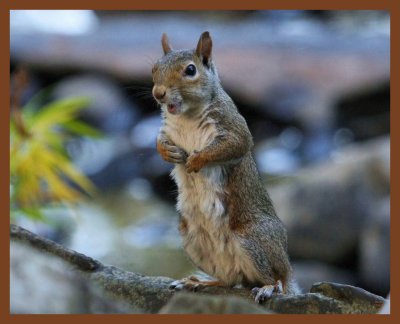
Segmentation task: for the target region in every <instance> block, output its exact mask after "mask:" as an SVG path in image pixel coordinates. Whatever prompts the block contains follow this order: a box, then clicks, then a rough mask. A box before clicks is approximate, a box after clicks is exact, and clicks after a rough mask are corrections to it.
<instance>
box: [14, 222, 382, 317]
mask: <svg viewBox="0 0 400 324" xmlns="http://www.w3.org/2000/svg"><path fill="white" fill-rule="evenodd" d="M10 234H11V237H12V239H13V240H14V241H18V242H24V243H25V244H28V245H30V246H32V247H36V248H37V249H44V250H46V251H48V252H49V253H52V254H55V255H58V256H59V257H61V258H62V259H63V260H67V261H68V262H69V264H72V265H74V266H75V270H77V272H75V273H74V274H73V275H79V276H80V277H81V278H85V279H86V280H84V279H82V281H81V282H83V283H84V284H85V285H86V281H87V282H88V284H89V285H91V284H95V285H96V286H95V287H96V289H99V290H98V291H101V292H103V293H104V295H103V294H102V295H101V299H100V301H102V300H105V304H106V305H110V304H109V303H108V302H107V300H110V301H112V304H111V307H110V308H105V307H103V308H102V311H104V310H105V309H106V310H107V311H108V312H118V310H122V312H124V311H126V310H129V309H131V310H132V311H134V310H138V309H141V310H142V312H147V313H156V312H159V311H160V309H162V308H163V307H164V306H165V305H166V304H167V303H168V302H169V301H170V300H171V298H172V297H173V296H174V295H176V294H178V293H176V292H174V291H172V290H171V289H169V286H170V284H171V282H172V281H173V279H170V278H166V277H147V276H143V275H141V274H138V273H133V272H128V271H124V270H122V269H118V268H116V267H113V266H105V265H103V264H101V263H100V262H99V261H97V260H93V259H91V258H89V257H88V256H85V255H83V254H80V253H77V252H75V251H73V250H68V249H65V248H63V247H62V246H61V245H58V244H56V243H54V242H52V241H50V240H46V239H43V238H41V237H40V236H38V235H35V234H33V233H31V232H29V231H27V230H24V229H22V228H20V227H18V226H15V225H11V226H10ZM13 246H14V247H15V245H12V247H13ZM25 247H26V246H24V248H25ZM28 250H32V248H31V247H30V248H29V249H28ZM35 253H36V254H39V255H40V254H41V253H40V252H36V251H35ZM11 254H12V255H13V250H12V251H11ZM14 257H15V254H14ZM51 258H52V259H54V256H52V257H51ZM23 261H25V259H24V260H23ZM46 261H47V262H46V263H48V264H52V263H53V262H54V260H52V261H53V262H51V261H50V260H46ZM57 261H58V260H57ZM88 262H89V263H90V264H91V265H95V267H87V265H88ZM11 264H12V265H13V264H14V267H13V266H12V268H11V273H12V274H13V269H14V275H15V274H17V276H18V272H25V273H29V274H32V271H29V270H30V269H29V268H28V267H27V266H25V265H26V262H22V261H20V265H19V267H18V266H17V267H16V266H15V262H11ZM15 269H17V270H15ZM27 270H28V271H27ZM42 273H43V274H44V272H42ZM19 276H20V277H21V275H19ZM59 276H61V277H62V278H64V279H65V277H67V276H63V275H62V274H61V275H59ZM47 277H49V276H47ZM47 277H46V278H43V277H41V276H38V277H35V276H34V277H33V279H37V280H38V281H37V282H38V283H42V281H43V282H46V281H47V280H48V278H47ZM75 278H76V277H75ZM77 281H79V280H73V282H74V284H73V285H71V284H66V285H64V287H62V286H59V287H58V289H57V288H56V292H54V291H53V288H54V287H53V286H51V285H50V290H49V291H47V293H46V294H45V295H46V296H45V297H46V298H52V297H53V296H57V297H56V298H55V299H56V300H58V301H59V302H61V305H62V306H61V308H54V306H53V307H49V306H47V307H48V308H46V306H45V305H42V308H40V309H34V312H36V313H39V312H43V313H49V312H50V313H51V312H55V313H59V312H63V310H64V311H65V312H85V311H86V312H88V313H90V312H91V311H92V309H93V307H92V308H91V307H86V308H82V307H84V306H87V305H92V298H91V297H88V295H87V294H86V295H85V297H84V299H83V301H84V303H79V302H78V305H79V307H80V308H79V309H78V311H77V310H76V309H75V308H72V309H71V308H67V307H66V305H65V303H67V305H69V302H70V301H71V298H68V297H69V296H70V295H71V293H70V290H71V289H72V290H73V289H74V287H76V282H77ZM61 283H62V281H61ZM18 284H19V286H18ZM26 286H28V285H26ZM48 287H49V286H48ZM56 287H57V286H56ZM16 288H17V289H16ZM31 288H33V291H34V292H36V291H41V290H42V289H41V288H42V287H39V286H36V287H31ZM18 289H19V290H20V293H19V294H15V292H16V291H18ZM24 289H25V284H24V283H22V285H21V280H20V281H19V282H18V281H15V277H14V278H12V280H11V291H12V294H13V293H14V296H11V310H12V312H30V310H31V309H30V308H25V309H24V308H22V307H21V301H22V305H23V306H25V305H26V304H27V301H26V302H24V299H23V298H26V296H27V292H26V291H24ZM21 291H22V293H21ZM84 291H85V292H87V291H88V290H87V289H84ZM54 293H55V294H56V295H54ZM65 293H67V296H66V298H63V297H64V296H65ZM60 294H61V295H60ZM198 294H200V295H201V294H212V295H221V296H225V298H226V297H227V296H228V295H229V296H236V298H239V297H240V298H242V299H247V300H249V301H252V302H253V303H254V296H252V293H251V291H250V290H248V289H243V288H227V287H199V288H198V290H197V292H196V293H195V294H194V295H193V298H202V297H201V296H198ZM72 295H73V294H72ZM48 296H50V297H48ZM60 296H61V297H60ZM79 296H80V295H78V296H76V295H75V296H74V298H73V299H72V300H73V301H74V302H76V301H79V300H81V299H80V298H83V297H82V296H80V297H79ZM90 296H91V295H90ZM46 298H42V300H44V301H46V300H47V299H46ZM105 298H107V299H105ZM176 298H177V299H178V298H179V297H176ZM190 298H192V297H190ZM221 298H222V297H221ZM221 298H218V299H208V300H207V301H206V302H204V305H205V306H204V309H202V308H201V307H198V306H199V304H197V303H196V302H189V303H188V301H187V299H186V298H183V301H182V299H181V302H178V303H176V300H175V302H173V303H172V304H183V307H185V305H188V304H192V305H197V306H195V307H194V308H192V309H191V310H190V312H196V313H199V312H209V311H210V310H211V311H214V312H222V311H225V312H228V311H229V312H231V311H232V310H233V309H234V308H236V309H237V310H238V311H239V310H240V312H245V311H246V309H247V307H244V306H243V308H242V306H240V307H239V306H232V304H233V305H235V304H237V303H239V300H237V299H236V301H233V300H231V301H229V304H230V306H227V304H226V303H227V300H225V301H223V300H224V298H222V299H221ZM228 298H232V297H228ZM25 300H26V299H25ZM178 300H179V299H178ZM203 300H205V299H203ZM51 301H53V300H51ZM384 301H385V300H384V299H383V298H382V297H380V296H376V295H374V294H372V293H369V292H367V291H365V290H363V289H361V288H357V287H353V286H349V285H343V284H336V283H329V282H322V283H317V284H314V285H313V287H312V288H311V290H310V293H305V294H298V295H281V294H276V295H273V296H272V297H271V298H270V299H269V300H267V301H266V302H265V304H263V305H262V306H263V307H264V308H265V309H267V310H268V311H272V312H276V313H289V314H297V313H299V314H318V313H335V314H349V313H357V314H361V313H377V312H378V311H379V310H380V308H381V307H382V306H383V303H384ZM48 302H49V305H52V304H51V303H50V300H48ZM18 303H19V304H18ZM94 304H95V305H99V304H100V305H101V303H94ZM18 305H19V306H18ZM237 305H238V304H237ZM243 305H244V304H243ZM181 306H182V305H181ZM181 306H174V308H172V307H170V308H168V307H167V308H166V309H167V311H165V309H164V311H165V312H181V311H182V307H181ZM18 307H19V308H18ZM248 311H249V312H253V311H255V308H254V307H252V306H251V307H250V308H249V310H248Z"/></svg>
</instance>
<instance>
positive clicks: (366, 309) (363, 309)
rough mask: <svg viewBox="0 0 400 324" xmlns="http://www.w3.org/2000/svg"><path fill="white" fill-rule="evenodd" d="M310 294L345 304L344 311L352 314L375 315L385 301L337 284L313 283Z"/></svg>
mask: <svg viewBox="0 0 400 324" xmlns="http://www.w3.org/2000/svg"><path fill="white" fill-rule="evenodd" d="M310 292H311V293H320V294H322V295H324V296H327V297H330V298H334V299H335V300H338V301H340V302H343V303H345V308H346V311H347V312H349V313H352V314H375V313H377V312H378V311H379V310H380V309H381V308H382V306H383V304H384V301H385V299H384V298H382V297H381V296H377V295H374V294H372V293H370V292H368V291H366V290H364V289H361V288H358V287H353V286H350V285H343V284H338V283H330V282H322V283H315V284H314V285H313V286H312V287H311V290H310Z"/></svg>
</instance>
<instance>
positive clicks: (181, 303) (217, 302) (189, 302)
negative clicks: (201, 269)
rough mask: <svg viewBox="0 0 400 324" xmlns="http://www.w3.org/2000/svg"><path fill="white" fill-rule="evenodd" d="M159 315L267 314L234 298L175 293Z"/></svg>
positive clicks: (243, 300) (246, 302) (259, 308)
mask: <svg viewBox="0 0 400 324" xmlns="http://www.w3.org/2000/svg"><path fill="white" fill-rule="evenodd" d="M159 313H160V314H269V313H272V312H270V311H267V310H266V309H265V308H263V307H260V306H258V305H256V304H255V303H251V302H250V301H247V300H245V299H242V298H239V297H234V296H210V295H201V294H190V293H177V294H175V296H174V297H172V298H171V300H170V301H169V302H168V304H167V305H165V306H164V307H163V308H161V310H160V311H159Z"/></svg>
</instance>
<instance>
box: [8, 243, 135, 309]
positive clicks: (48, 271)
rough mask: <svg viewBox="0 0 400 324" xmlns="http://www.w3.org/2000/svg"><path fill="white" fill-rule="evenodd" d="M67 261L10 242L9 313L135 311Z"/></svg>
mask: <svg viewBox="0 0 400 324" xmlns="http://www.w3.org/2000/svg"><path fill="white" fill-rule="evenodd" d="M135 312H136V310H135V309H134V308H132V307H130V306H128V304H127V303H125V302H122V303H121V302H118V303H116V302H115V301H113V300H112V299H110V298H109V297H108V296H106V294H105V292H104V290H102V289H100V288H99V287H98V285H95V284H93V282H91V281H87V279H86V278H85V277H84V276H83V275H82V274H81V273H79V272H77V271H75V270H74V269H72V268H71V266H70V265H69V264H67V263H66V262H64V261H63V260H60V259H58V258H57V257H54V256H52V255H49V254H46V253H43V252H39V251H37V250H36V249H33V248H31V247H28V246H26V245H25V244H21V243H17V242H11V246H10V313H12V314H74V313H135Z"/></svg>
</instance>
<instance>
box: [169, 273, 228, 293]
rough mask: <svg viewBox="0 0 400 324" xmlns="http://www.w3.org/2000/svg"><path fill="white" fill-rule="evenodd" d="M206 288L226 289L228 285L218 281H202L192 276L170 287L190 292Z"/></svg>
mask: <svg viewBox="0 0 400 324" xmlns="http://www.w3.org/2000/svg"><path fill="white" fill-rule="evenodd" d="M205 287H226V284H224V283H223V282H221V281H218V280H200V279H199V278H197V277H196V276H190V277H188V278H183V279H180V280H175V281H173V282H172V283H171V284H170V285H169V289H173V290H189V291H197V290H200V289H203V288H205Z"/></svg>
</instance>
